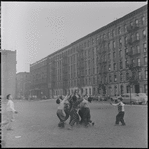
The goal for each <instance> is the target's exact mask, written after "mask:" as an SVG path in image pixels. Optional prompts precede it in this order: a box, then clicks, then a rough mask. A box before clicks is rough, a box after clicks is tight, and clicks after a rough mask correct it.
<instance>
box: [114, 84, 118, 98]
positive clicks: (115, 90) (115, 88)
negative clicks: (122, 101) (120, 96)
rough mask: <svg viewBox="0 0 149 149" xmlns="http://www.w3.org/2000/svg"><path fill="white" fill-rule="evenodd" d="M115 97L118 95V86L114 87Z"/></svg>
mask: <svg viewBox="0 0 149 149" xmlns="http://www.w3.org/2000/svg"><path fill="white" fill-rule="evenodd" d="M114 95H115V96H116V95H117V86H115V87H114Z"/></svg>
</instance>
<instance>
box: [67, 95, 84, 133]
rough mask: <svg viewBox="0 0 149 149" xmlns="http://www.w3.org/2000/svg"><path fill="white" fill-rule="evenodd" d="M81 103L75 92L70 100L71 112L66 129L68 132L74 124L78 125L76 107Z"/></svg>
mask: <svg viewBox="0 0 149 149" xmlns="http://www.w3.org/2000/svg"><path fill="white" fill-rule="evenodd" d="M82 101H83V99H82V98H81V97H80V96H79V95H77V93H76V92H75V94H74V96H72V98H71V100H70V105H71V110H70V122H69V127H68V129H69V130H71V129H72V127H73V125H74V124H75V123H77V124H78V122H79V115H78V113H77V111H78V105H79V104H80V103H81V102H82Z"/></svg>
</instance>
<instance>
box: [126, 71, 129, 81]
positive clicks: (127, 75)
mask: <svg viewBox="0 0 149 149" xmlns="http://www.w3.org/2000/svg"><path fill="white" fill-rule="evenodd" d="M126 80H127V81H128V80H129V72H126Z"/></svg>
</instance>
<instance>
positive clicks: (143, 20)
mask: <svg viewBox="0 0 149 149" xmlns="http://www.w3.org/2000/svg"><path fill="white" fill-rule="evenodd" d="M141 21H142V24H144V23H145V16H142V19H141Z"/></svg>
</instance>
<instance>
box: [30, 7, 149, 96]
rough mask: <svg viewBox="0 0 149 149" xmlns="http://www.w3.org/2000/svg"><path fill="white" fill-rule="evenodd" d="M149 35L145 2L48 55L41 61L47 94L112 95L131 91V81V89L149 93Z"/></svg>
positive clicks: (35, 64) (35, 65)
mask: <svg viewBox="0 0 149 149" xmlns="http://www.w3.org/2000/svg"><path fill="white" fill-rule="evenodd" d="M147 38H148V37H147V5H145V6H143V7H141V8H139V9H137V10H135V11H133V12H131V13H129V14H127V15H125V16H124V17H122V18H120V19H117V20H115V21H113V22H112V23H109V24H108V25H106V26H104V27H102V28H100V29H98V30H96V31H95V32H93V33H90V34H88V35H87V36H85V37H83V38H81V39H79V40H77V41H75V42H73V43H71V44H70V45H68V46H67V47H64V48H62V49H60V50H58V51H56V52H54V53H53V54H51V55H48V56H47V57H46V58H45V59H46V62H45V65H42V64H40V65H42V66H41V67H43V68H42V69H44V70H45V71H44V72H45V80H47V82H45V83H44V81H43V82H42V83H44V84H45V88H46V87H47V89H45V90H46V91H47V95H48V97H49V98H52V97H53V96H56V95H60V94H65V92H66V91H67V90H69V91H70V92H71V91H72V90H74V89H76V88H81V89H82V91H83V93H84V94H86V93H87V94H90V95H95V94H106V95H112V96H113V95H119V94H122V93H126V92H130V84H131V91H132V92H145V93H147V92H148V88H147V86H148V83H147V73H148V67H147V59H148V58H147ZM38 63H42V62H40V61H39V62H38ZM38 63H37V62H36V63H34V64H32V65H31V69H32V71H34V72H33V73H35V71H37V70H33V65H34V67H38V65H39V64H38ZM38 73H41V72H40V71H39V72H38ZM39 76H40V75H39ZM33 78H34V77H33ZM37 78H38V77H37ZM132 80H133V81H132ZM132 82H133V83H132ZM42 83H39V84H40V85H41V84H42ZM36 84H37V82H36ZM33 85H35V84H33ZM38 86H39V85H38ZM34 88H35V87H34Z"/></svg>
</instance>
